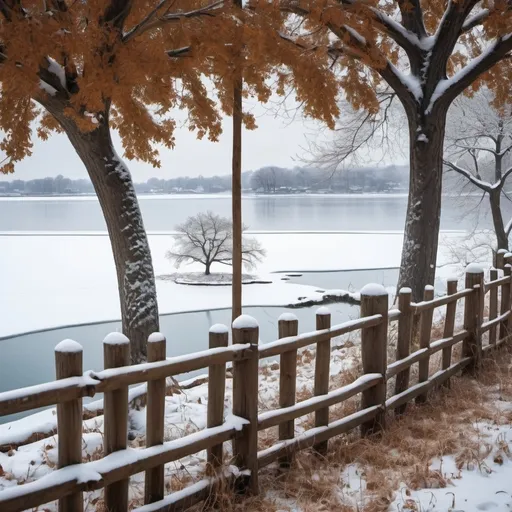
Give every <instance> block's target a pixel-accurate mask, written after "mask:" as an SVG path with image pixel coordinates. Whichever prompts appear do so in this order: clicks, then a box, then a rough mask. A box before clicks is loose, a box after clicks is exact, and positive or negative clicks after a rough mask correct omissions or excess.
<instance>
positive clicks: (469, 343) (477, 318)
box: [463, 263, 484, 373]
mask: <svg viewBox="0 0 512 512" xmlns="http://www.w3.org/2000/svg"><path fill="white" fill-rule="evenodd" d="M466 288H472V289H473V290H474V291H473V293H472V294H471V295H468V296H467V297H466V299H465V303H464V328H465V329H467V330H468V331H469V333H470V334H469V336H468V338H466V339H465V340H464V343H463V353H464V357H472V358H473V361H472V362H471V364H470V365H468V366H466V368H465V369H464V373H468V372H474V371H475V370H478V368H479V367H480V362H481V359H482V336H481V332H480V328H481V326H482V318H483V292H484V271H483V268H482V267H481V266H480V265H477V264H475V263H473V264H470V265H468V266H467V268H466Z"/></svg>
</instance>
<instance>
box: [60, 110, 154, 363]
mask: <svg viewBox="0 0 512 512" xmlns="http://www.w3.org/2000/svg"><path fill="white" fill-rule="evenodd" d="M59 121H60V122H61V124H62V126H63V128H64V130H65V131H66V134H67V136H68V138H69V140H70V141H71V144H73V147H74V148H75V150H76V152H77V153H78V155H79V156H80V158H81V160H82V162H83V163H84V165H85V167H86V168H87V171H88V173H89V176H90V178H91V181H92V183H93V185H94V189H95V191H96V194H97V196H98V199H99V202H100V205H101V208H102V210H103V215H104V217H105V222H106V224H107V229H108V234H109V237H110V242H111V245H112V252H113V254H114V261H115V265H116V271H117V280H118V288H119V299H120V303H121V316H122V322H123V333H124V334H125V335H126V336H127V337H128V338H129V339H130V347H131V360H132V363H139V362H141V361H144V360H145V358H146V341H147V338H148V335H149V334H151V333H152V332H155V331H158V330H159V319H158V304H157V299H156V285H155V275H154V272H153V262H152V259H151V252H150V250H149V245H148V240H147V236H146V231H145V229H144V224H143V221H142V215H141V212H140V209H139V203H138V201H137V196H136V195H135V189H134V187H133V182H132V178H131V175H130V172H129V170H128V169H127V167H126V166H125V164H124V163H123V161H122V160H121V159H120V158H119V156H118V155H117V153H116V151H115V149H114V146H113V144H112V139H111V135H110V128H109V124H108V113H106V114H105V115H104V117H103V119H102V120H101V121H100V124H99V125H98V128H97V129H96V130H94V131H92V132H89V133H83V132H81V131H80V130H79V129H78V127H77V126H76V125H75V124H74V123H73V122H72V121H71V120H70V119H69V118H64V119H63V118H59Z"/></svg>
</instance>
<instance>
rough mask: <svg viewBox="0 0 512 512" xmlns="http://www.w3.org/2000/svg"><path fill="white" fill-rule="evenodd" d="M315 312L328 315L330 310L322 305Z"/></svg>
mask: <svg viewBox="0 0 512 512" xmlns="http://www.w3.org/2000/svg"><path fill="white" fill-rule="evenodd" d="M316 314H317V315H320V316H323V315H330V314H331V312H330V311H329V308H326V307H325V306H322V307H321V308H318V309H317V310H316Z"/></svg>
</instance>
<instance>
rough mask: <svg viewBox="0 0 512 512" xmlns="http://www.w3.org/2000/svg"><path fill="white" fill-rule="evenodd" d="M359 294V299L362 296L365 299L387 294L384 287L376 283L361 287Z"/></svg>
mask: <svg viewBox="0 0 512 512" xmlns="http://www.w3.org/2000/svg"><path fill="white" fill-rule="evenodd" d="M359 293H360V294H361V297H362V296H363V295H366V296H367V297H381V296H383V295H387V294H388V292H387V291H386V288H384V286H382V285H381V284H376V283H369V284H367V285H366V286H363V287H362V288H361V291H360V292H359Z"/></svg>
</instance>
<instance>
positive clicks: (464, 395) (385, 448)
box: [245, 351, 512, 512]
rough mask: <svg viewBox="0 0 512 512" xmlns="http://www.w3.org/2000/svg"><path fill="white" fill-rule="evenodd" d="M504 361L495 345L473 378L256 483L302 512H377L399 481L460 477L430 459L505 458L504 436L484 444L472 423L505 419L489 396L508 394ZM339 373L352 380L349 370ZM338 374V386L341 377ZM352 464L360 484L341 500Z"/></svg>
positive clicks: (435, 483) (507, 357)
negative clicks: (378, 428) (376, 431)
mask: <svg viewBox="0 0 512 512" xmlns="http://www.w3.org/2000/svg"><path fill="white" fill-rule="evenodd" d="M511 360H512V357H511V353H510V352H507V351H500V352H498V353H497V354H496V355H495V356H494V357H491V358H488V359H486V360H485V361H484V366H483V369H482V371H481V372H480V374H479V375H478V380H476V379H473V378H469V377H458V378H454V379H452V385H451V389H449V390H447V389H439V390H436V391H435V392H434V393H431V395H430V396H429V402H428V404H426V405H423V406H415V405H410V406H409V409H408V411H407V414H406V415H405V416H404V417H402V418H401V419H400V420H394V418H392V417H391V415H390V417H389V418H388V420H389V421H388V428H387V430H386V431H385V432H384V433H383V434H382V435H381V436H379V437H374V438H369V439H361V438H360V437H359V436H358V434H357V432H352V433H351V434H349V435H347V436H342V437H340V438H337V439H335V440H332V441H331V442H330V445H329V454H328V456H327V457H326V458H319V457H317V456H316V455H314V454H313V453H311V452H303V453H300V454H299V455H298V456H297V458H296V461H295V463H294V466H292V469H291V470H290V471H288V472H282V471H281V470H278V469H275V468H271V467H270V468H268V469H266V470H264V471H263V472H262V473H261V476H260V481H261V487H262V489H265V490H266V491H267V494H268V493H269V491H270V494H271V495H273V496H281V497H282V498H285V499H288V500H292V501H293V502H295V503H296V504H297V505H298V507H299V508H300V510H301V511H304V512H308V511H313V510H326V511H327V510H339V511H342V512H345V511H352V510H354V511H358V512H384V511H386V510H387V509H388V507H389V504H390V502H391V500H392V499H393V495H394V492H395V491H396V490H397V489H398V487H399V485H400V482H404V483H405V484H406V485H407V486H408V488H409V489H422V488H426V489H428V488H439V487H446V485H447V484H448V483H449V482H450V480H452V479H456V478H458V477H459V474H449V475H447V474H445V473H443V471H441V470H432V469H431V462H432V460H433V459H436V458H438V457H442V456H446V455H454V456H455V460H456V463H457V467H458V469H459V470H462V469H463V468H470V469H478V470H480V471H484V472H485V471H488V468H486V465H485V459H486V458H487V457H488V455H489V454H493V457H494V460H495V461H496V462H497V463H499V461H500V460H503V458H504V457H508V456H509V454H510V451H511V450H510V446H509V445H508V444H507V443H506V442H505V441H504V440H499V441H498V442H497V443H495V444H490V443H489V442H488V441H486V438H485V437H484V436H483V435H482V433H481V432H479V430H478V428H477V427H476V426H475V425H476V424H477V422H479V421H480V422H481V421H486V422H489V423H491V424H498V425H502V424H508V423H511V422H512V413H511V412H510V411H508V412H503V411H501V410H500V409H499V408H498V407H496V406H495V405H493V402H494V401H495V400H496V399H501V400H507V401H508V400H512V378H511V377H512V375H511V374H512V364H511ZM346 378H347V379H348V380H349V381H351V380H353V376H350V377H349V376H347V377H346ZM340 379H341V381H340V385H343V384H342V383H343V377H340ZM345 407H346V408H345V410H343V409H342V410H340V415H345V414H350V412H351V411H350V407H351V406H349V405H347V406H345ZM352 407H354V403H353V404H352ZM336 416H337V414H336ZM333 419H334V418H333ZM307 423H311V420H309V421H307ZM309 426H310V425H309V424H308V427H309ZM441 433H442V435H440V434H441ZM352 464H356V465H357V467H358V468H360V472H361V478H362V479H364V481H365V484H366V485H365V487H364V489H363V490H362V491H361V493H360V496H359V498H358V500H357V503H354V499H353V496H352V497H350V498H348V499H345V498H346V496H344V495H345V493H344V492H343V490H344V488H345V486H346V482H343V481H342V480H341V475H342V472H343V471H344V470H345V469H346V468H347V467H348V466H349V465H352ZM406 504H407V505H408V506H409V509H410V510H412V511H413V510H415V503H414V501H413V500H409V499H408V498H407V496H404V503H403V505H404V506H405V505H406ZM245 510H252V509H251V508H246V509H245ZM254 510H258V509H254ZM270 510H271V509H270ZM281 510H285V508H281Z"/></svg>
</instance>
